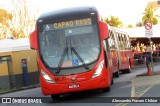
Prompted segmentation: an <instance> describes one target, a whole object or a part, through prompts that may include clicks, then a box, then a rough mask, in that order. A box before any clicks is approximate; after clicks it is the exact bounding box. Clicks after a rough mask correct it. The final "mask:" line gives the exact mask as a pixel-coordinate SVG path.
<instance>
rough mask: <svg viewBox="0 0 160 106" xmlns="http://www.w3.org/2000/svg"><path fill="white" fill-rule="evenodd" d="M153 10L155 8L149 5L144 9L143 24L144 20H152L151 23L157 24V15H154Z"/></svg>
mask: <svg viewBox="0 0 160 106" xmlns="http://www.w3.org/2000/svg"><path fill="white" fill-rule="evenodd" d="M155 11H156V9H152V7H151V6H150V7H149V8H147V9H146V10H145V12H144V13H143V17H142V22H143V24H144V23H145V22H152V23H153V25H156V24H158V19H157V15H155Z"/></svg>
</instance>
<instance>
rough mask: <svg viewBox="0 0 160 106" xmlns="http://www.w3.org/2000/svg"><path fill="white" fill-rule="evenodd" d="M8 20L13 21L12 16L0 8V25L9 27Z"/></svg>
mask: <svg viewBox="0 0 160 106" xmlns="http://www.w3.org/2000/svg"><path fill="white" fill-rule="evenodd" d="M8 20H12V14H11V13H8V12H7V11H6V10H4V9H1V8H0V23H1V24H2V25H5V26H8Z"/></svg>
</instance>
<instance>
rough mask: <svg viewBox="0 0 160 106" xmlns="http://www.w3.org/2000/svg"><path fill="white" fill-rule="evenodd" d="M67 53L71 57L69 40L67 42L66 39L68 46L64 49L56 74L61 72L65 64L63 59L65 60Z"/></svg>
mask: <svg viewBox="0 0 160 106" xmlns="http://www.w3.org/2000/svg"><path fill="white" fill-rule="evenodd" d="M66 54H67V57H68V59H69V56H68V42H67V40H66V47H65V48H64V50H63V53H62V56H61V59H60V61H59V64H58V68H57V71H56V74H58V73H59V72H60V70H61V67H62V64H63V61H64V57H65V55H66Z"/></svg>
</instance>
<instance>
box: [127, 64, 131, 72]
mask: <svg viewBox="0 0 160 106" xmlns="http://www.w3.org/2000/svg"><path fill="white" fill-rule="evenodd" d="M130 72H131V65H130V64H129V66H128V69H127V73H130Z"/></svg>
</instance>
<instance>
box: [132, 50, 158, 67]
mask: <svg viewBox="0 0 160 106" xmlns="http://www.w3.org/2000/svg"><path fill="white" fill-rule="evenodd" d="M146 53H147V52H134V59H135V66H137V65H142V64H145V63H144V59H145V54H146ZM152 58H153V63H158V62H160V51H159V50H155V51H153V52H152Z"/></svg>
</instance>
